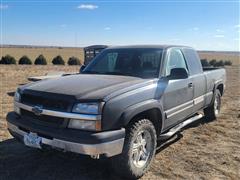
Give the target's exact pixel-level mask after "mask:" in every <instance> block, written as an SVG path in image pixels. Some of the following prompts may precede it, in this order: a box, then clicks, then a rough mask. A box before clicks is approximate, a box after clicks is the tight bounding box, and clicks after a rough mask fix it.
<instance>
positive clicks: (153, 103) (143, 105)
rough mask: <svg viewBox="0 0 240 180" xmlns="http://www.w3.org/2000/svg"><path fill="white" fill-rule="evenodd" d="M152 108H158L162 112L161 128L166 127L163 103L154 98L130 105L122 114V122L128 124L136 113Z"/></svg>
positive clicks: (124, 124) (123, 124)
mask: <svg viewBox="0 0 240 180" xmlns="http://www.w3.org/2000/svg"><path fill="white" fill-rule="evenodd" d="M151 109H157V110H159V112H160V115H161V117H159V123H161V125H162V126H161V130H162V128H163V127H164V119H165V117H164V111H163V108H162V104H161V102H160V101H158V100H155V99H152V100H147V101H144V102H140V103H138V104H134V105H132V106H130V107H128V108H127V109H126V110H125V111H124V112H123V113H122V115H121V120H120V121H121V123H122V126H126V125H127V124H128V123H129V122H130V121H131V119H133V118H134V117H135V116H136V115H138V114H140V113H142V112H144V111H148V110H151Z"/></svg>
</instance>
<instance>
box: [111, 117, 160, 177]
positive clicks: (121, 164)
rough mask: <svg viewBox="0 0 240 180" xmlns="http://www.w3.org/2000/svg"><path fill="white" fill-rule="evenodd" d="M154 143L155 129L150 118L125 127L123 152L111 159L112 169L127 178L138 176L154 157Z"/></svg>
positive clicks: (155, 138)
mask: <svg viewBox="0 0 240 180" xmlns="http://www.w3.org/2000/svg"><path fill="white" fill-rule="evenodd" d="M156 145H157V136H156V130H155V127H154V126H153V124H152V122H151V121H150V120H148V119H141V120H138V121H135V122H134V123H132V124H130V125H129V126H128V127H127V128H126V138H125V142H124V147H123V152H122V153H121V154H120V155H118V156H115V157H113V158H112V159H111V162H112V167H113V169H114V171H115V172H116V173H117V174H118V175H120V176H122V177H125V178H127V179H136V178H140V177H141V176H143V175H144V173H146V171H147V170H148V169H149V167H150V164H151V163H152V161H153V159H154V155H155V152H156Z"/></svg>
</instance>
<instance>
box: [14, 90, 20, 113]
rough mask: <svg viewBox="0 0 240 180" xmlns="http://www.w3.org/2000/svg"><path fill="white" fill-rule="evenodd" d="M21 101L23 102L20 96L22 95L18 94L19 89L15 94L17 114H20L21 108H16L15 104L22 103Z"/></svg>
mask: <svg viewBox="0 0 240 180" xmlns="http://www.w3.org/2000/svg"><path fill="white" fill-rule="evenodd" d="M20 100H21V95H20V93H19V92H18V89H17V90H16V92H15V94H14V111H15V112H16V113H17V114H20V108H19V107H17V106H16V104H15V102H20Z"/></svg>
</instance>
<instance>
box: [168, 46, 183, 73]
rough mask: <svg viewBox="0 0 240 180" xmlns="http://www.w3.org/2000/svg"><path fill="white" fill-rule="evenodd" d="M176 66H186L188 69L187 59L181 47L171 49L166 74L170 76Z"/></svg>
mask: <svg viewBox="0 0 240 180" xmlns="http://www.w3.org/2000/svg"><path fill="white" fill-rule="evenodd" d="M174 68H184V69H186V71H187V65H186V61H185V59H184V56H183V54H182V52H181V51H180V49H171V50H170V54H169V56H168V58H167V64H166V72H165V74H166V76H169V75H170V73H171V70H172V69H174Z"/></svg>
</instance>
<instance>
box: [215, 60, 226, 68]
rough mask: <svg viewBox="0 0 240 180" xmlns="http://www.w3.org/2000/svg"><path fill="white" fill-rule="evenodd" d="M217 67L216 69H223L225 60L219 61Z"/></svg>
mask: <svg viewBox="0 0 240 180" xmlns="http://www.w3.org/2000/svg"><path fill="white" fill-rule="evenodd" d="M215 66H216V67H222V66H224V62H223V60H220V61H217V62H216V64H215Z"/></svg>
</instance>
